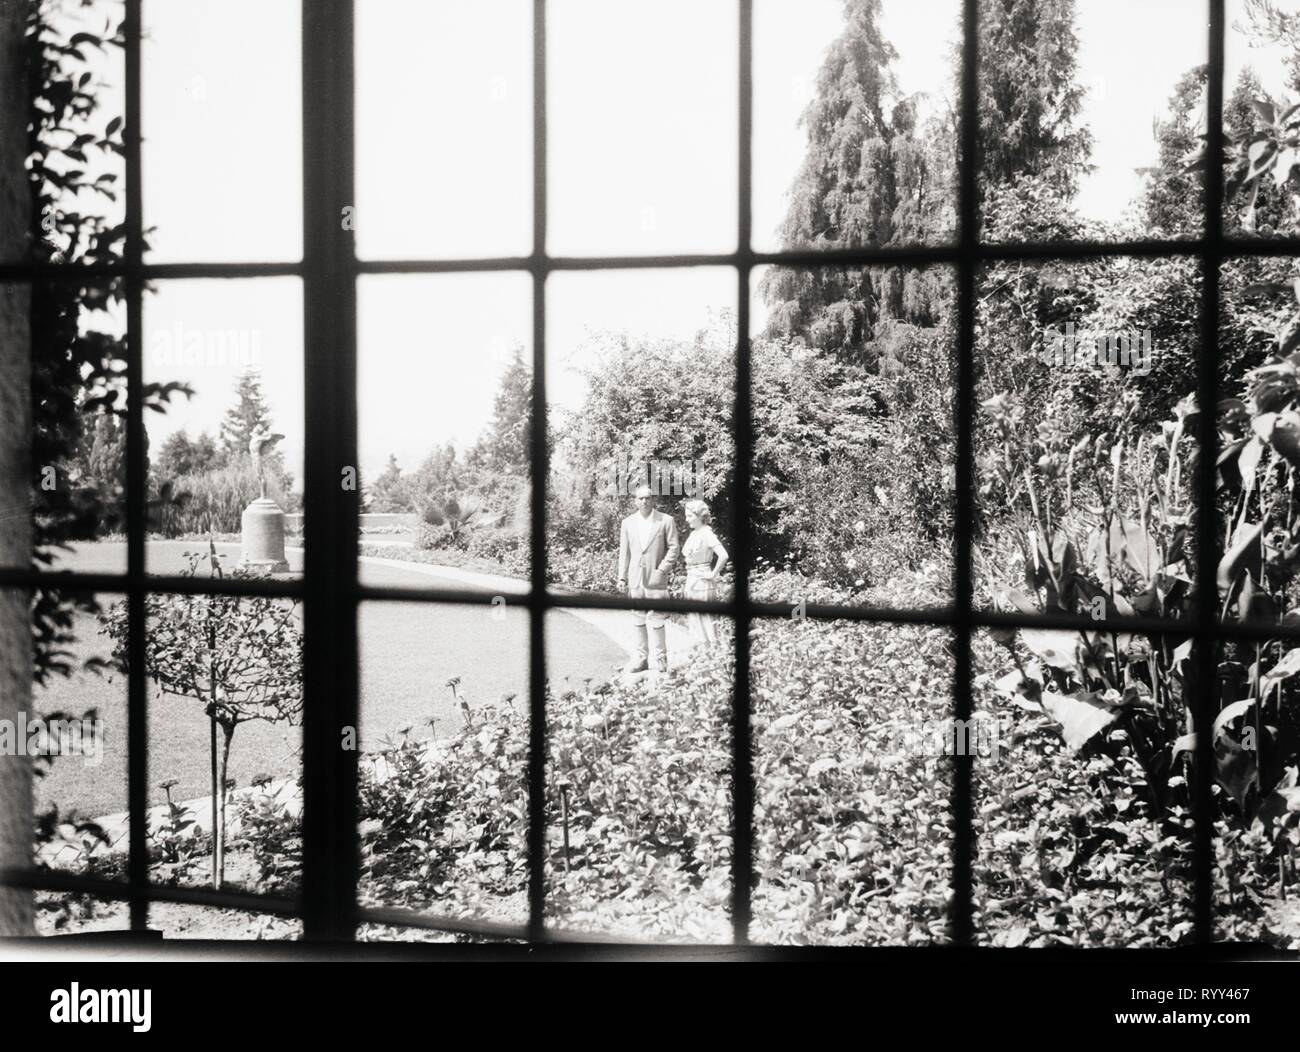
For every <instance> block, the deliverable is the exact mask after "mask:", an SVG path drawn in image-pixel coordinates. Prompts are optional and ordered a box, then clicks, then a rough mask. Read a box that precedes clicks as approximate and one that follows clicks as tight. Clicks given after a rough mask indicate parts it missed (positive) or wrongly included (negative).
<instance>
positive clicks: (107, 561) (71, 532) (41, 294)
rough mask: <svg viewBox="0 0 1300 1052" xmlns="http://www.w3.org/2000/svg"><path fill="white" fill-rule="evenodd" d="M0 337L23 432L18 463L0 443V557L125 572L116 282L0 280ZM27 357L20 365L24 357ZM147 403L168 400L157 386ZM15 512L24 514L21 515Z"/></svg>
mask: <svg viewBox="0 0 1300 1052" xmlns="http://www.w3.org/2000/svg"><path fill="white" fill-rule="evenodd" d="M0 288H3V289H4V292H3V293H0V318H2V319H4V321H3V325H0V341H3V342H4V348H3V350H4V351H5V352H7V353H13V352H16V353H17V356H18V360H20V361H22V362H23V378H24V380H25V381H26V383H23V384H15V385H4V393H3V394H2V395H0V398H2V399H5V400H8V399H13V400H14V407H13V410H12V412H13V417H12V419H15V420H19V421H26V423H25V425H24V428H23V431H22V433H21V434H19V435H18V436H15V437H18V438H20V439H21V440H22V441H23V442H24V444H25V443H26V442H27V441H30V443H31V447H30V459H28V458H27V456H26V455H25V456H24V458H23V460H24V461H25V463H23V465H22V467H23V468H26V469H30V471H31V474H30V476H26V477H15V473H16V472H18V471H20V470H22V469H20V468H18V467H17V463H18V462H17V460H16V459H15V458H14V456H13V454H9V455H6V454H5V453H3V452H0V467H2V468H3V470H4V472H5V473H6V476H7V477H8V478H9V479H10V480H11V482H10V484H9V485H8V486H7V487H6V490H5V492H6V493H7V496H6V497H0V509H3V510H0V516H2V517H3V520H2V521H5V522H6V525H8V526H9V528H8V529H6V530H4V531H3V532H0V537H3V538H4V544H3V545H0V565H9V566H29V565H30V564H31V559H32V555H33V550H34V552H35V558H36V561H37V563H38V565H40V566H41V567H45V568H52V569H59V570H77V571H83V572H87V573H125V572H126V545H125V544H123V543H113V539H114V538H115V537H117V538H120V535H121V534H122V533H123V531H124V530H125V529H126V410H127V400H126V376H125V362H124V361H123V359H124V358H125V355H126V342H125V340H126V306H125V303H124V302H123V299H122V294H123V286H122V285H121V284H113V285H98V284H97V285H89V286H82V285H79V284H77V283H75V282H49V283H43V284H36V285H24V284H21V283H15V284H12V285H9V286H0ZM28 361H30V363H31V366H30V372H29V371H28V369H27V362H28ZM149 401H150V402H151V404H153V405H155V406H158V407H160V408H163V409H166V408H169V405H168V403H167V402H166V401H165V400H164V399H163V398H162V397H161V394H159V395H156V396H155V397H152V398H151V399H150V400H149ZM21 520H27V522H23V521H21Z"/></svg>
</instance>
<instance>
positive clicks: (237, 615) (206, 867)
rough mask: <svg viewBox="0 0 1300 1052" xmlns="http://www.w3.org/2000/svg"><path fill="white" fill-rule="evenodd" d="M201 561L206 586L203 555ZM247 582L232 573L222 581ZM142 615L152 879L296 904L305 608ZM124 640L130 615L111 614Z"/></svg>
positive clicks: (252, 603) (228, 603) (228, 599)
mask: <svg viewBox="0 0 1300 1052" xmlns="http://www.w3.org/2000/svg"><path fill="white" fill-rule="evenodd" d="M198 547H199V546H197V545H193V546H191V550H192V551H194V550H195V549H197V548H198ZM201 555H202V557H201V559H200V560H199V562H198V573H199V574H201V575H203V574H206V573H207V572H208V569H209V567H208V555H207V553H206V552H202V553H201ZM185 563H186V566H187V567H188V565H189V564H190V560H185ZM240 572H241V571H239V570H237V569H235V568H233V567H232V568H229V569H227V570H226V571H225V576H226V578H227V579H230V578H231V577H232V576H236V575H237V574H238V573H240ZM146 616H147V622H146V640H145V653H146V660H145V674H146V676H147V677H148V679H149V683H148V688H147V689H148V691H149V783H150V784H149V803H150V806H151V808H152V810H151V813H150V821H151V823H152V825H151V845H152V847H151V858H152V860H153V871H154V877H153V879H155V880H157V881H158V882H159V883H170V884H182V885H193V886H200V887H202V886H206V887H217V888H229V889H231V890H235V889H238V890H242V891H248V892H253V893H259V894H273V895H280V896H286V895H293V894H296V893H297V892H298V891H299V890H300V889H301V887H302V830H301V825H300V820H301V812H302V791H301V784H300V780H301V775H302V761H301V755H302V730H301V727H302V714H303V705H304V698H303V686H302V684H303V667H302V608H301V606H300V605H299V604H297V603H295V602H293V601H291V600H288V599H273V598H260V597H250V596H243V597H237V596H205V595H150V596H149V597H148V598H147V614H146ZM125 630H126V624H125V611H124V609H122V608H117V609H114V610H113V611H111V613H110V620H109V621H108V622H107V623H106V626H105V631H106V632H107V633H108V634H109V636H110V637H111V638H112V639H113V641H114V643H115V644H116V645H118V646H121V645H123V643H124V641H125ZM214 759H215V763H214ZM214 829H216V830H217V831H218V835H217V836H215V837H214V836H213V830H214ZM214 848H220V851H219V852H218V851H217V850H214Z"/></svg>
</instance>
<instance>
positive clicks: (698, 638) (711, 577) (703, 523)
mask: <svg viewBox="0 0 1300 1052" xmlns="http://www.w3.org/2000/svg"><path fill="white" fill-rule="evenodd" d="M685 509H686V525H687V526H689V527H690V530H691V533H690V536H689V537H687V538H686V543H685V544H683V545H682V555H683V557H684V558H685V559H686V589H685V598H687V599H702V600H710V599H717V598H718V579H719V578H720V577H721V576H722V571H723V570H724V569H725V568H726V566H727V558H728V556H727V549H726V548H724V547H723V546H722V542H721V541H720V540H718V535H717V534H716V533H714V532H713V527H711V526H710V525H709V523H711V522H712V521H713V514H712V513H711V512H710V511H709V506H708V505H707V504H705V503H704V501H702V500H688V501H687V502H686V504H685ZM715 555H716V556H717V558H718V561H717V562H716V563H714V562H713V557H714V556H715ZM718 620H719V618H718V615H717V614H687V615H686V622H687V626H688V628H689V630H690V639H691V645H692V646H697V645H699V644H701V643H703V644H706V645H708V646H712V645H713V644H715V643H717V641H718Z"/></svg>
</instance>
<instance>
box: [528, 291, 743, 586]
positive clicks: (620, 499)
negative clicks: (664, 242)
mask: <svg viewBox="0 0 1300 1052" xmlns="http://www.w3.org/2000/svg"><path fill="white" fill-rule="evenodd" d="M547 296H548V301H547V356H546V364H547V377H546V390H547V397H548V398H549V399H550V409H549V414H550V416H549V420H550V423H549V426H550V429H551V432H552V434H553V435H554V436H555V444H554V447H553V450H552V454H551V477H550V489H549V492H548V494H547V499H548V501H549V506H548V512H547V540H548V549H547V558H548V569H547V576H548V581H549V583H550V584H551V585H552V586H553V587H554V589H555V590H556V591H564V590H568V589H576V590H579V591H593V592H603V593H606V594H611V595H626V594H628V588H629V587H636V588H640V587H642V585H639V584H638V576H639V570H638V567H641V566H642V563H644V573H643V574H640V576H641V577H642V578H643V580H644V586H645V587H650V592H651V593H657V592H659V591H661V590H663V591H666V592H667V593H668V594H671V595H675V596H679V597H680V596H683V595H686V596H687V597H688V598H690V597H692V596H693V597H697V598H707V596H708V595H709V594H710V593H711V592H712V594H714V597H715V598H717V597H719V596H721V595H722V594H725V593H726V589H727V588H728V587H729V574H728V567H729V566H730V560H731V555H732V552H733V551H734V549H735V540H734V539H735V528H736V515H737V514H738V505H739V503H740V502H739V501H738V500H737V499H736V497H735V495H734V494H733V486H734V476H733V471H734V468H733V464H734V458H735V453H734V443H733V436H732V432H731V427H732V414H733V412H734V400H735V394H734V391H735V380H734V377H735V344H736V332H735V325H736V320H735V306H734V305H735V300H736V279H735V274H734V272H732V271H729V270H725V269H722V268H716V269H715V268H692V269H687V270H645V271H639V270H634V271H604V272H599V273H560V274H556V275H554V276H552V277H551V279H550V280H549V281H548V283H547ZM642 486H647V487H649V489H650V491H651V493H650V497H649V504H648V505H642V504H640V503H639V499H638V497H637V492H638V490H639V489H640V488H641V487H642ZM693 501H703V502H704V506H703V507H700V506H699V505H695V504H692V503H691V502H693ZM643 509H644V516H643V517H642V516H641V514H640V513H641V512H642V511H643ZM697 512H699V513H701V515H702V517H701V518H699V519H698V520H696V519H695V518H693V516H694V515H695V513H697ZM633 516H635V518H633ZM642 518H644V522H643V525H644V527H645V529H646V530H647V531H652V532H654V535H655V536H654V538H653V539H651V538H650V537H649V534H648V533H647V539H646V545H648V547H646V546H642V547H639V548H638V549H637V551H636V552H635V553H634V552H633V551H632V545H633V543H634V541H635V542H636V543H637V544H640V540H639V537H640V535H639V534H637V535H636V536H635V537H634V535H633V532H632V531H633V530H634V529H640V527H635V526H634V524H635V523H636V522H639V521H642ZM705 519H707V520H708V521H707V522H706V521H704V520H705ZM624 520H626V525H625V522H624ZM692 534H695V537H696V539H695V540H694V541H691V540H690V538H691V536H692ZM625 537H626V541H627V544H626V555H627V558H626V559H625V560H624V559H622V558H621V555H620V553H621V552H623V551H624V548H625V545H624V543H623V542H624V539H625ZM674 541H675V542H676V548H674ZM719 548H721V549H723V550H724V551H726V552H727V555H728V561H727V563H725V564H721V565H719V564H718V563H717V560H718V558H719V557H720V553H719V550H718V549H719ZM642 551H645V552H649V553H651V554H650V555H649V556H646V557H644V558H643V557H641V553H642ZM684 551H685V554H683V552H684ZM634 556H636V557H634ZM621 562H625V563H626V565H625V566H623V567H622V570H621V573H620V564H621ZM688 562H692V563H696V564H698V565H697V566H696V571H694V576H693V579H692V583H691V586H690V589H689V591H690V595H687V584H688V582H687V569H688V567H687V563H688ZM706 563H707V565H708V570H707V573H708V574H712V573H713V572H715V570H716V572H719V573H721V574H722V577H721V579H720V580H718V581H716V582H706V581H700V582H698V583H697V582H696V580H695V578H700V577H702V576H704V575H705V572H706V571H705V570H704V565H705V564H706ZM657 571H662V573H663V575H664V576H663V578H662V579H659V578H658V573H657ZM651 577H655V578H656V583H655V585H654V586H653V587H651V586H649V581H650V579H651ZM620 581H621V583H622V587H620ZM661 597H662V596H661Z"/></svg>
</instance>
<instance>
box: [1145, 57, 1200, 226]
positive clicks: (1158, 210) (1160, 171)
mask: <svg viewBox="0 0 1300 1052" xmlns="http://www.w3.org/2000/svg"><path fill="white" fill-rule="evenodd" d="M1207 75H1208V67H1206V66H1195V67H1193V68H1192V69H1190V70H1188V72H1186V73H1184V74H1183V76H1182V78H1181V79H1180V80H1179V81H1178V84H1177V85H1176V86H1175V88H1174V93H1173V95H1172V97H1171V98H1170V99H1169V113H1168V116H1166V117H1165V118H1164V119H1163V120H1157V121H1156V122H1155V136H1156V142H1157V143H1158V144H1159V150H1160V158H1159V163H1158V164H1157V166H1156V169H1155V171H1154V172H1152V173H1151V179H1150V181H1149V182H1148V183H1147V186H1146V189H1145V190H1144V192H1143V195H1142V197H1143V200H1142V208H1143V212H1144V213H1145V215H1146V221H1147V223H1148V224H1149V225H1150V227H1151V228H1152V234H1153V235H1158V234H1164V235H1166V236H1187V235H1191V234H1195V233H1197V232H1198V231H1199V230H1200V229H1201V226H1202V223H1201V220H1202V217H1203V215H1204V204H1203V202H1202V200H1201V192H1200V180H1199V178H1198V177H1197V175H1196V173H1194V172H1188V171H1187V162H1186V157H1187V155H1188V154H1189V153H1191V152H1192V151H1193V150H1194V149H1195V148H1196V147H1197V145H1198V138H1197V136H1198V135H1200V134H1201V133H1202V132H1204V131H1205V83H1206V78H1207Z"/></svg>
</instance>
